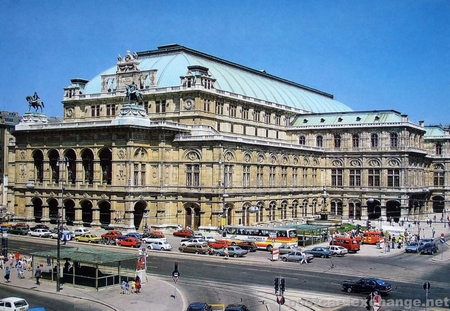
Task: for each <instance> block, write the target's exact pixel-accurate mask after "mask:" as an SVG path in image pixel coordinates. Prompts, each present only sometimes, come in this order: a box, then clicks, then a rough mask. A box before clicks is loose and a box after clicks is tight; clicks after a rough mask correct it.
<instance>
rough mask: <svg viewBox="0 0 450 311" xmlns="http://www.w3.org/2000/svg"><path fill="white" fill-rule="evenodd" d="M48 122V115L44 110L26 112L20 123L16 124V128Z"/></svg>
mask: <svg viewBox="0 0 450 311" xmlns="http://www.w3.org/2000/svg"><path fill="white" fill-rule="evenodd" d="M42 124H48V119H47V116H46V115H45V114H44V113H42V112H30V111H28V112H26V113H25V114H24V115H23V117H22V119H20V122H19V124H17V125H16V129H25V128H28V127H30V126H32V125H42Z"/></svg>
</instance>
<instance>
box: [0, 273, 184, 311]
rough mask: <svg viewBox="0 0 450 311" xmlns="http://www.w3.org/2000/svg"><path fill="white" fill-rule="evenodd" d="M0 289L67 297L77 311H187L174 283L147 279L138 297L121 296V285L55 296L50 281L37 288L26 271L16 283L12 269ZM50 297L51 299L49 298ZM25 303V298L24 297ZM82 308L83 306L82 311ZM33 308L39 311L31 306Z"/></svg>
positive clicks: (64, 287)
mask: <svg viewBox="0 0 450 311" xmlns="http://www.w3.org/2000/svg"><path fill="white" fill-rule="evenodd" d="M0 271H2V282H1V285H0V288H1V287H3V286H8V287H17V288H22V289H27V290H31V291H34V292H35V293H36V292H37V293H42V296H45V297H47V298H48V297H52V298H57V297H59V298H61V296H65V297H68V298H69V297H70V298H72V300H73V301H74V303H76V305H77V307H79V309H77V310H98V311H107V310H109V311H111V310H115V311H122V310H123V311H125V310H126V311H131V310H158V311H175V310H186V308H187V302H186V298H185V297H184V295H183V293H182V292H180V291H179V290H177V292H176V297H174V294H175V287H174V285H173V283H169V282H166V281H161V280H157V279H153V278H150V277H149V278H148V282H146V283H145V284H142V288H141V293H139V294H136V293H130V294H125V295H123V294H121V292H122V291H121V289H120V285H116V286H111V287H110V288H106V289H100V290H98V291H96V290H95V289H93V288H87V287H78V286H77V287H74V286H73V285H67V284H65V285H62V286H61V291H60V292H59V293H58V292H56V283H55V282H52V281H49V280H41V285H36V280H35V278H33V277H32V275H31V271H25V278H24V279H19V278H18V277H17V271H16V269H15V268H13V269H11V282H10V283H6V282H4V280H3V274H4V271H5V270H0ZM49 295H52V296H49ZM23 298H25V299H26V297H23ZM83 305H84V306H86V307H85V308H83ZM30 307H31V308H33V307H40V306H35V305H31V306H30Z"/></svg>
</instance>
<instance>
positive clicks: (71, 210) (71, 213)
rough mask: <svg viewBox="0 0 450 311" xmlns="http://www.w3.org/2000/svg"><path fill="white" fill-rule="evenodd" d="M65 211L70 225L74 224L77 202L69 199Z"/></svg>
mask: <svg viewBox="0 0 450 311" xmlns="http://www.w3.org/2000/svg"><path fill="white" fill-rule="evenodd" d="M64 213H65V217H66V223H67V224H68V225H69V226H73V222H74V221H75V202H74V201H72V200H68V201H65V202H64Z"/></svg>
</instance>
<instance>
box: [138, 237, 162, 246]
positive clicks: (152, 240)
mask: <svg viewBox="0 0 450 311" xmlns="http://www.w3.org/2000/svg"><path fill="white" fill-rule="evenodd" d="M142 242H145V243H149V244H151V243H155V242H167V239H166V238H148V237H147V238H142Z"/></svg>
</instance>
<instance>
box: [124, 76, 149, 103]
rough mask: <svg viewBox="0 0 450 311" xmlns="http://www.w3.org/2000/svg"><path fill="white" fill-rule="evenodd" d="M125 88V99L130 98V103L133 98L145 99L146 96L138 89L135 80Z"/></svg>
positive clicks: (136, 99)
mask: <svg viewBox="0 0 450 311" xmlns="http://www.w3.org/2000/svg"><path fill="white" fill-rule="evenodd" d="M125 90H126V93H125V96H124V97H123V99H124V100H125V98H128V103H130V102H131V101H132V100H134V101H139V100H144V96H143V95H142V93H141V92H139V91H138V88H137V85H136V83H134V81H133V82H132V83H131V84H128V85H126V86H125Z"/></svg>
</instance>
